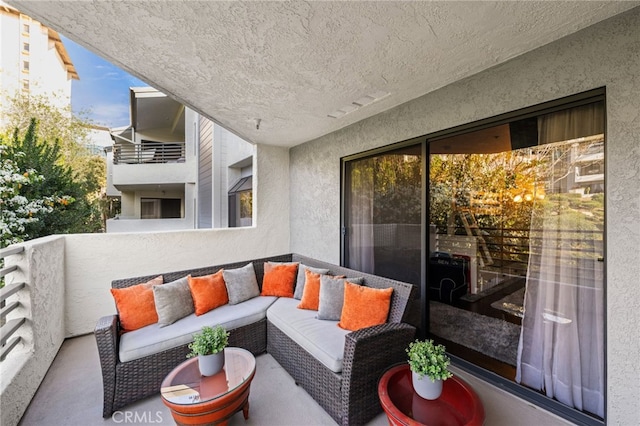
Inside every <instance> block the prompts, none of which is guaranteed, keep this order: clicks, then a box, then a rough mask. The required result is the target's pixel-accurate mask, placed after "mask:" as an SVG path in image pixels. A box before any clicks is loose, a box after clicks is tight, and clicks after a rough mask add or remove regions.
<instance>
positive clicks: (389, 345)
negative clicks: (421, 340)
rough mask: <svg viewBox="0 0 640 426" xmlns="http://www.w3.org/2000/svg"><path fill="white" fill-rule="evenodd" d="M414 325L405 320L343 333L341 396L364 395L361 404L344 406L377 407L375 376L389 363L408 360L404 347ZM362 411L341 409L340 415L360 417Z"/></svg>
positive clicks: (414, 331) (390, 364) (414, 330)
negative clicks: (404, 321) (364, 399)
mask: <svg viewBox="0 0 640 426" xmlns="http://www.w3.org/2000/svg"><path fill="white" fill-rule="evenodd" d="M415 333H416V328H415V327H413V326H412V325H409V324H405V323H386V324H382V325H376V326H373V327H367V328H363V329H361V330H357V331H354V332H352V333H349V334H347V335H346V337H345V345H344V346H345V347H344V359H343V361H342V398H343V401H351V400H352V399H353V398H358V399H362V398H367V399H368V400H369V401H367V403H363V404H345V407H346V408H345V409H347V410H353V409H358V410H364V411H366V410H373V412H376V410H377V411H379V410H380V403H379V400H378V392H377V387H378V380H379V379H380V377H381V376H382V373H384V371H385V370H386V369H387V368H389V367H390V366H392V365H393V364H397V363H400V362H403V361H405V362H406V360H407V354H406V352H405V349H406V348H407V347H408V346H409V343H410V342H411V341H412V340H413V339H414V337H415ZM355 407H359V408H355ZM363 415H364V414H363V413H355V412H352V413H343V418H349V419H353V418H360V416H363ZM344 416H346V417H344Z"/></svg>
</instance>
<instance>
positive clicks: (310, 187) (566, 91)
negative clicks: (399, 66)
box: [290, 8, 640, 425]
mask: <svg viewBox="0 0 640 426" xmlns="http://www.w3.org/2000/svg"><path fill="white" fill-rule="evenodd" d="M639 28H640V8H636V9H634V10H631V11H630V12H627V13H625V14H623V15H620V16H617V17H614V18H612V19H609V20H607V21H604V22H602V23H599V24H597V25H595V26H593V27H590V28H587V29H585V30H583V31H580V32H578V33H575V34H573V35H571V36H568V37H566V38H564V39H562V40H559V41H557V42H555V43H552V44H549V45H547V46H544V47H542V48H539V49H537V50H534V51H532V52H530V53H528V54H525V55H522V56H520V57H517V58H515V59H513V60H511V61H509V62H507V63H504V64H502V65H499V66H496V67H494V68H492V69H490V70H488V71H485V72H482V73H479V74H477V75H475V76H472V77H470V78H467V79H465V80H461V81H459V82H456V83H454V84H452V85H449V86H446V87H444V88H442V89H440V90H438V91H436V92H433V93H431V94H429V95H426V96H423V97H420V98H417V99H415V100H413V101H411V102H408V103H406V104H403V105H400V106H398V107H396V108H394V109H392V110H389V111H387V112H385V113H382V114H379V115H377V116H375V117H372V118H370V119H367V120H364V121H361V122H359V123H356V124H354V125H352V126H349V127H347V128H344V129H342V130H340V131H337V132H334V133H332V134H329V135H327V136H324V137H322V138H320V139H317V140H315V141H312V142H309V143H306V144H303V145H300V146H297V147H295V148H293V149H292V150H291V167H290V181H291V194H292V195H291V199H292V204H291V251H293V252H298V253H302V254H305V255H309V256H313V257H316V258H320V259H323V260H326V261H328V262H339V260H340V258H339V255H340V233H339V225H340V157H343V156H346V155H350V154H355V153H359V152H363V151H366V150H369V149H372V148H377V147H380V146H384V145H387V144H391V143H395V142H399V141H403V140H407V139H410V138H413V137H417V136H421V135H425V134H429V133H432V132H435V131H438V130H443V129H447V128H451V127H454V126H457V125H461V124H465V123H470V122H473V121H476V120H480V119H484V118H488V117H492V116H495V115H498V114H502V113H505V112H509V111H514V110H517V109H520V108H524V107H528V106H531V105H535V104H538V103H541V102H545V101H550V100H554V99H558V98H561V97H563V96H568V95H572V94H575V93H580V92H583V91H587V90H590V89H594V88H598V87H603V86H606V91H607V93H606V108H607V141H606V163H607V167H606V245H607V246H606V247H607V253H606V277H607V281H606V287H607V317H606V332H607V337H606V339H607V354H606V355H607V423H608V424H612V425H613V424H616V425H617V424H620V425H623V424H636V423H637V421H638V419H639V418H640V405H639V404H638V403H637V401H638V400H640V362H638V360H637V356H635V354H638V353H640V327H638V324H640V291H638V277H639V276H640V250H638V247H640V79H639V78H638V76H639V75H640V30H639Z"/></svg>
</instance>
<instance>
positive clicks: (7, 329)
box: [0, 246, 26, 361]
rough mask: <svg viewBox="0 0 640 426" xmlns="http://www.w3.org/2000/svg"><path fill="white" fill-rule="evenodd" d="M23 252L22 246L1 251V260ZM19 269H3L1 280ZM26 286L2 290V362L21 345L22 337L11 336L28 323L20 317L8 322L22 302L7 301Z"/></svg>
mask: <svg viewBox="0 0 640 426" xmlns="http://www.w3.org/2000/svg"><path fill="white" fill-rule="evenodd" d="M23 251H24V247H22V246H18V247H9V248H5V249H2V250H0V260H3V259H4V258H6V257H8V256H12V255H14V254H20V253H22V252H23ZM3 264H4V263H2V265H3ZM17 269H18V267H17V266H15V265H14V266H9V267H6V268H4V267H3V268H2V269H0V279H2V278H4V276H5V275H7V274H10V273H11V272H14V271H16V270H17ZM25 286H26V284H25V283H23V282H19V283H12V284H9V285H6V286H4V287H2V288H1V289H0V324H1V325H2V327H1V328H0V346H1V349H0V361H4V359H5V358H6V356H7V355H8V354H9V352H11V350H12V349H13V348H14V347H15V346H16V345H17V344H18V343H20V340H22V337H20V336H16V337H11V336H13V334H14V333H15V332H16V331H17V330H18V329H19V328H20V327H21V326H22V325H23V324H24V323H25V322H26V319H25V318H24V317H20V318H14V319H11V320H9V321H7V320H6V318H7V315H8V314H9V313H10V312H12V311H13V310H14V309H16V308H17V307H19V306H20V302H18V301H15V300H14V301H12V302H10V303H8V304H7V302H6V301H7V299H8V298H9V297H10V296H11V295H13V294H15V293H17V292H18V291H20V290H22V289H23V288H24V287H25Z"/></svg>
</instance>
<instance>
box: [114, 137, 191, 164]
mask: <svg viewBox="0 0 640 426" xmlns="http://www.w3.org/2000/svg"><path fill="white" fill-rule="evenodd" d="M184 156H185V144H184V142H171V143H160V142H153V143H144V144H138V145H133V144H115V145H114V146H113V164H166V163H184V158H185V157H184Z"/></svg>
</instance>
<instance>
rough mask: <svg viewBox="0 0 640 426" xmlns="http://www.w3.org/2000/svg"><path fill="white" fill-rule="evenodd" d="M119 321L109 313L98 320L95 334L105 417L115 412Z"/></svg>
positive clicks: (103, 414)
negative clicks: (100, 368) (100, 369)
mask: <svg viewBox="0 0 640 426" xmlns="http://www.w3.org/2000/svg"><path fill="white" fill-rule="evenodd" d="M119 328H120V326H119V321H118V316H117V315H108V316H105V317H102V318H100V319H99V320H98V323H97V324H96V328H95V330H94V335H95V336H96V344H97V345H98V355H99V356H100V366H101V367H102V383H103V387H104V405H103V412H102V416H103V417H105V418H106V417H108V416H110V415H111V414H112V413H113V398H114V395H115V390H116V364H117V363H118V338H119V331H120V330H119Z"/></svg>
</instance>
